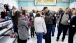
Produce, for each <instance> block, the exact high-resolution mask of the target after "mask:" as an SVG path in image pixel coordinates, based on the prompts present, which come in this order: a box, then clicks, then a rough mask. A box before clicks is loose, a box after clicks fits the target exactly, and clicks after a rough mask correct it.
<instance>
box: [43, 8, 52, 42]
mask: <svg viewBox="0 0 76 43" xmlns="http://www.w3.org/2000/svg"><path fill="white" fill-rule="evenodd" d="M43 12H44V14H45V23H46V28H47V33H46V35H45V43H51V29H52V24H53V15H52V14H51V12H50V11H49V10H48V7H44V8H43Z"/></svg>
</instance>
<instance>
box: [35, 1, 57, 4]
mask: <svg viewBox="0 0 76 43" xmlns="http://www.w3.org/2000/svg"><path fill="white" fill-rule="evenodd" d="M35 5H56V0H35Z"/></svg>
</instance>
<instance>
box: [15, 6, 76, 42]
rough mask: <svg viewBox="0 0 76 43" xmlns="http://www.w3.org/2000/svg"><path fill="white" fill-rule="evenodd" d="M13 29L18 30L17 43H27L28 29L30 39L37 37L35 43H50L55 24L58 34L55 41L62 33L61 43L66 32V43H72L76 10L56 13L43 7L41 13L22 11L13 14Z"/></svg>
mask: <svg viewBox="0 0 76 43" xmlns="http://www.w3.org/2000/svg"><path fill="white" fill-rule="evenodd" d="M14 22H15V23H14V24H15V26H16V28H15V29H18V31H17V32H18V43H27V40H28V38H29V27H31V28H30V30H31V38H33V37H35V34H36V36H37V43H42V39H43V38H44V39H45V43H51V37H53V36H54V33H55V27H56V24H57V27H58V29H57V30H58V34H57V38H56V41H57V42H58V41H59V38H60V35H61V33H62V32H63V35H62V36H63V37H62V42H64V39H65V36H66V35H67V32H68V43H73V37H74V34H75V32H76V27H75V26H76V9H75V8H72V9H70V8H69V7H68V8H66V9H65V10H63V9H62V8H60V9H59V11H58V12H55V11H51V10H49V9H48V7H44V8H43V10H42V11H35V10H32V11H31V12H29V13H28V12H27V10H24V9H22V7H21V10H20V11H16V12H15V13H14Z"/></svg>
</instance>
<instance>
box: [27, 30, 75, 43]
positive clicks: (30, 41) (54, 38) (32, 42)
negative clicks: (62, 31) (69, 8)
mask: <svg viewBox="0 0 76 43" xmlns="http://www.w3.org/2000/svg"><path fill="white" fill-rule="evenodd" d="M56 37H57V29H56V31H55V36H54V37H52V38H51V39H52V42H51V43H68V35H66V38H65V40H64V42H62V41H61V38H62V35H61V37H60V40H59V41H58V42H57V41H56ZM27 43H37V38H36V36H35V38H30V39H29V40H28V42H27ZM42 43H45V40H44V39H43V41H42ZM74 43H76V35H75V37H74Z"/></svg>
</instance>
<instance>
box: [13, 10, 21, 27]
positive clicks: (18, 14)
mask: <svg viewBox="0 0 76 43" xmlns="http://www.w3.org/2000/svg"><path fill="white" fill-rule="evenodd" d="M20 14H21V12H20V11H16V12H15V15H14V22H15V25H16V26H17V25H18V18H19V17H21V15H20Z"/></svg>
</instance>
